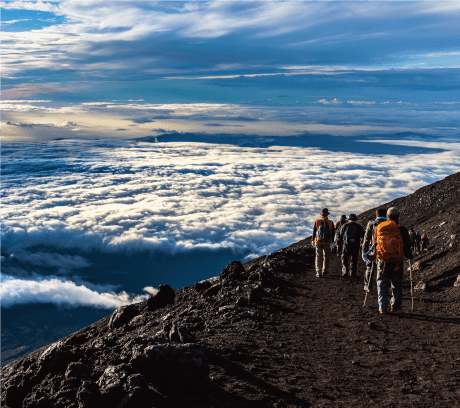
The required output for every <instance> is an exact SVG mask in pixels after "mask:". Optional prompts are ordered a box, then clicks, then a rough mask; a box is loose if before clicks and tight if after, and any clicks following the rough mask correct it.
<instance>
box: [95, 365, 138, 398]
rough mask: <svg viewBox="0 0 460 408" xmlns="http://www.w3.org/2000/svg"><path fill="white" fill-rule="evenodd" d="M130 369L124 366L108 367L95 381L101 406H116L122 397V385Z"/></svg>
mask: <svg viewBox="0 0 460 408" xmlns="http://www.w3.org/2000/svg"><path fill="white" fill-rule="evenodd" d="M129 371H130V367H129V366H128V365H126V364H120V365H117V366H113V365H110V366H108V367H107V368H106V369H105V371H104V373H103V374H102V375H101V377H100V378H99V380H98V381H97V385H98V386H99V393H100V394H101V400H102V404H103V406H104V405H105V406H108V407H113V406H117V404H118V403H119V402H120V400H121V399H122V397H123V385H124V383H125V381H126V380H127V378H128V372H129Z"/></svg>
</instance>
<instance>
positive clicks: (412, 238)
mask: <svg viewBox="0 0 460 408" xmlns="http://www.w3.org/2000/svg"><path fill="white" fill-rule="evenodd" d="M409 238H410V240H411V242H414V241H415V232H414V231H411V233H410V235H409Z"/></svg>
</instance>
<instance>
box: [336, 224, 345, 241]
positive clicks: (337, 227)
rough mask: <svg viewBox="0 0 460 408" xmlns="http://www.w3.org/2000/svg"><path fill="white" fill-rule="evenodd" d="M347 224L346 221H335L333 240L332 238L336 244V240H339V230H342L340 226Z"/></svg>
mask: <svg viewBox="0 0 460 408" xmlns="http://www.w3.org/2000/svg"><path fill="white" fill-rule="evenodd" d="M346 222H347V220H344V221H342V220H339V221H337V224H335V238H334V242H337V240H338V238H339V232H340V228H342V225H343V224H345V223H346Z"/></svg>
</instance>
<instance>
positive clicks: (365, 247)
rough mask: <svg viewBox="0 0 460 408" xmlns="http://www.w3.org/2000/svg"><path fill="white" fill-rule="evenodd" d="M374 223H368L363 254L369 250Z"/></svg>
mask: <svg viewBox="0 0 460 408" xmlns="http://www.w3.org/2000/svg"><path fill="white" fill-rule="evenodd" d="M372 230H373V228H372V225H371V224H367V228H366V232H365V233H364V242H363V254H365V253H367V252H369V244H370V243H371V239H372Z"/></svg>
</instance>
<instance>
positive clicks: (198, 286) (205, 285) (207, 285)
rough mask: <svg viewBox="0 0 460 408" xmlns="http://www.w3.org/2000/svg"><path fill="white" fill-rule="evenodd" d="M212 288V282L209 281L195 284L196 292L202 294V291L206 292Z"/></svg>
mask: <svg viewBox="0 0 460 408" xmlns="http://www.w3.org/2000/svg"><path fill="white" fill-rule="evenodd" d="M211 286H212V280H210V279H207V280H204V281H201V282H197V283H195V285H194V288H195V290H196V291H198V292H200V291H202V290H206V289H208V288H210V287H211Z"/></svg>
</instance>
